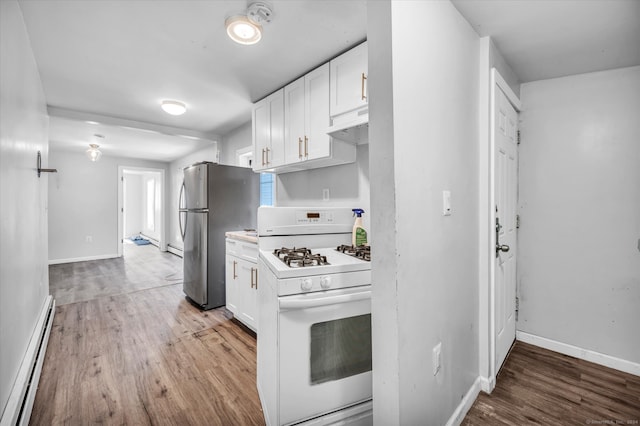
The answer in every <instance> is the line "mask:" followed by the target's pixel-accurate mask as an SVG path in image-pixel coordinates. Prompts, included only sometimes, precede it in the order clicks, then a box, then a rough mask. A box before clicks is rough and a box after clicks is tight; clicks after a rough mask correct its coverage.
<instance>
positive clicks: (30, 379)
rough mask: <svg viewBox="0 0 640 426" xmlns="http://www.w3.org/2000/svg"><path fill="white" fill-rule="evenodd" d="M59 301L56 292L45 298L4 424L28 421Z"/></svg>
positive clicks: (22, 423)
mask: <svg viewBox="0 0 640 426" xmlns="http://www.w3.org/2000/svg"><path fill="white" fill-rule="evenodd" d="M55 307H56V304H55V301H54V300H53V297H52V296H48V297H47V298H46V299H45V302H44V304H43V305H42V309H41V310H40V316H39V317H38V322H37V323H36V328H35V329H34V330H33V333H32V334H31V338H30V340H29V346H27V351H26V353H25V355H24V358H23V359H22V363H21V364H20V370H19V371H18V376H17V377H16V381H15V383H14V384H13V388H12V389H11V394H10V395H9V400H8V401H7V405H6V406H5V408H4V412H3V413H2V418H0V426H8V425H12V426H13V425H20V426H21V425H28V424H29V418H30V417H31V410H32V408H33V402H34V400H35V398H36V391H37V389H38V382H39V381H40V373H41V372H42V364H43V363H44V357H45V353H46V350H47V342H48V341H49V334H50V332H51V325H52V324H53V316H54V315H55Z"/></svg>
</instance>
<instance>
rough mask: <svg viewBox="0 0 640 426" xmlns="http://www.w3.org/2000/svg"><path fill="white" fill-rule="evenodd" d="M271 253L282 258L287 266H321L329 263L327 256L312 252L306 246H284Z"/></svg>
mask: <svg viewBox="0 0 640 426" xmlns="http://www.w3.org/2000/svg"><path fill="white" fill-rule="evenodd" d="M273 254H274V255H275V256H277V257H278V259H280V260H282V261H283V262H284V263H285V264H286V265H287V266H289V267H292V268H293V267H305V266H321V265H329V262H327V256H322V255H319V254H312V253H311V250H309V249H308V248H304V247H302V248H296V247H294V248H291V249H290V248H286V247H283V248H281V249H275V250H274V251H273Z"/></svg>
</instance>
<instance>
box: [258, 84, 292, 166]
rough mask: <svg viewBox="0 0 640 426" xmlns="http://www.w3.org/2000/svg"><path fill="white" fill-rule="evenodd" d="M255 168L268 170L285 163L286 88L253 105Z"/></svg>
mask: <svg viewBox="0 0 640 426" xmlns="http://www.w3.org/2000/svg"><path fill="white" fill-rule="evenodd" d="M251 118H252V133H253V147H254V154H253V170H254V171H261V170H268V169H272V168H274V167H278V166H281V165H283V164H284V163H285V148H284V89H280V90H278V91H277V92H275V93H273V94H271V95H269V96H267V97H266V98H264V99H263V100H261V101H260V102H257V103H255V104H254V105H253V110H252V114H251Z"/></svg>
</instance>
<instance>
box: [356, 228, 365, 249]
mask: <svg viewBox="0 0 640 426" xmlns="http://www.w3.org/2000/svg"><path fill="white" fill-rule="evenodd" d="M365 244H367V231H365V230H364V228H358V229H356V245H357V246H363V245H365Z"/></svg>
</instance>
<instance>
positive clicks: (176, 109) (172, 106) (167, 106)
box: [160, 100, 187, 115]
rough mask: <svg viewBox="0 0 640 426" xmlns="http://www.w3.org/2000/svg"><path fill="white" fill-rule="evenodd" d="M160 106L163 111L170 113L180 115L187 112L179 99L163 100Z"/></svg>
mask: <svg viewBox="0 0 640 426" xmlns="http://www.w3.org/2000/svg"><path fill="white" fill-rule="evenodd" d="M160 106H161V107H162V109H163V110H164V112H166V113H167V114H171V115H182V114H184V113H185V112H187V106H186V105H185V104H184V102H180V101H171V100H164V101H162V102H161V103H160Z"/></svg>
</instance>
